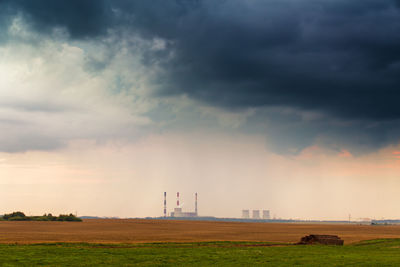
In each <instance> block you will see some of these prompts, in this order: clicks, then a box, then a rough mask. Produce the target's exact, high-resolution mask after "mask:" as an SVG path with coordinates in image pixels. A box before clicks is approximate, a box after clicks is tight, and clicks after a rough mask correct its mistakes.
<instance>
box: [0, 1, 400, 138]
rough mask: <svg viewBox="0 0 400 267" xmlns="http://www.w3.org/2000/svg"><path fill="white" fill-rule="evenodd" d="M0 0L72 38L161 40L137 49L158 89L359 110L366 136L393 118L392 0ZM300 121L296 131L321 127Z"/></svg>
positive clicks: (347, 114) (395, 51)
mask: <svg viewBox="0 0 400 267" xmlns="http://www.w3.org/2000/svg"><path fill="white" fill-rule="evenodd" d="M0 7H1V8H2V10H3V13H4V14H7V16H8V17H12V16H13V14H22V16H23V17H24V18H25V19H26V20H27V21H28V22H29V23H30V24H31V26H32V27H33V28H34V29H36V30H37V31H39V32H43V33H46V32H50V31H51V29H53V28H54V27H64V28H66V29H67V30H68V32H69V34H70V36H71V38H74V39H81V38H95V37H98V36H101V35H104V34H106V33H107V32H108V30H110V29H113V30H124V31H127V32H131V33H132V34H139V35H140V36H142V38H146V39H152V38H155V37H157V38H162V39H165V40H167V41H169V42H168V45H167V47H166V51H158V52H151V51H150V52H148V53H145V54H144V55H143V64H147V65H149V66H151V65H152V64H158V66H161V67H162V68H161V69H162V72H160V73H158V75H157V76H156V77H154V81H153V82H154V86H155V87H156V88H157V93H158V94H159V95H167V96H170V95H181V94H186V95H188V96H189V97H191V98H194V99H197V100H200V101H203V102H205V103H207V104H210V105H215V106H219V107H223V108H227V109H242V108H251V107H269V106H286V107H293V108H296V109H299V110H308V111H314V112H320V113H324V114H328V115H329V116H331V118H338V119H342V120H348V119H351V120H358V122H360V125H358V126H360V129H370V128H368V127H367V125H370V124H371V123H377V125H380V126H379V127H377V128H376V129H377V130H374V131H372V132H371V137H375V136H380V135H381V134H380V132H385V131H386V130H387V128H386V127H388V126H387V125H391V126H396V125H397V123H396V121H397V120H398V119H400V109H399V108H398V102H399V100H400V92H399V90H400V75H399V74H400V10H399V7H400V1H398V0H352V1H348V0H335V1H333V0H303V1H302V0H269V1H265V0H249V1H239V0H237V1H236V0H230V1H223V0H221V1H216V0H204V1H200V0H198V1H195V0H188V1H184V0H181V1H179V0H175V1H172V0H171V1H164V0H153V1H128V0H125V1H124V0H92V1H90V0H68V1H53V0H35V1H32V0H14V1H6V0H3V1H1V0H0ZM4 10H6V11H4ZM4 17H6V16H4ZM168 52H173V55H174V57H172V59H171V58H170V55H171V53H168ZM362 122H364V123H362ZM304 125H306V124H303V126H304ZM354 125H356V124H354ZM354 125H353V126H354ZM303 126H302V127H300V128H301V129H303V130H302V132H304V135H305V136H307V132H309V131H311V132H321V131H322V130H323V127H326V125H325V126H324V125H322V126H321V125H319V124H315V123H314V124H313V123H311V122H310V125H309V126H310V127H307V129H311V130H306V129H304V127H303ZM358 126H355V127H358ZM344 128H346V127H344ZM335 129H336V128H335ZM342 129H343V128H342ZM314 130H315V131H314ZM360 131H363V130H360ZM367 131H368V130H367ZM330 132H334V129H332V130H331V131H330ZM378 133H379V134H378ZM388 138H389V137H388ZM390 138H394V139H396V138H398V137H390ZM289 139H290V138H289ZM305 139H307V138H305ZM371 140H372V141H371V142H374V141H373V140H374V138H371ZM380 140H382V139H380ZM390 140H391V141H390V142H393V140H392V139H390ZM379 142H383V141H379ZM379 142H377V143H379ZM385 142H386V141H385Z"/></svg>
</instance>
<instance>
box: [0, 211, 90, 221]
mask: <svg viewBox="0 0 400 267" xmlns="http://www.w3.org/2000/svg"><path fill="white" fill-rule="evenodd" d="M0 220H1V221H67V222H81V221H82V219H81V218H78V217H76V216H75V215H73V214H72V213H70V214H69V215H66V214H60V216H58V217H57V216H53V215H52V214H51V213H49V214H44V215H43V216H25V214H24V213H23V212H20V211H17V212H13V213H10V214H4V215H3V217H0Z"/></svg>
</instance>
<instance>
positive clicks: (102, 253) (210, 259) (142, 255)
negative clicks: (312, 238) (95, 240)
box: [0, 239, 400, 266]
mask: <svg viewBox="0 0 400 267" xmlns="http://www.w3.org/2000/svg"><path fill="white" fill-rule="evenodd" d="M274 245H276V244H272V243H259V242H200V243H147V244H88V243H53V244H35V245H5V244H2V245H0V266H257V265H258V266H268V265H270V266H399V265H400V239H379V240H371V241H365V242H361V243H357V244H353V245H346V246H337V247H336V246H293V245H286V244H282V246H274Z"/></svg>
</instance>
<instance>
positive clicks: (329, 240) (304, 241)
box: [297, 235, 344, 246]
mask: <svg viewBox="0 0 400 267" xmlns="http://www.w3.org/2000/svg"><path fill="white" fill-rule="evenodd" d="M343 243H344V241H343V240H342V239H340V237H338V236H337V235H307V236H305V237H302V238H301V240H300V242H299V243H297V244H299V245H313V244H322V245H336V246H343Z"/></svg>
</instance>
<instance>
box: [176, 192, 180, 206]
mask: <svg viewBox="0 0 400 267" xmlns="http://www.w3.org/2000/svg"><path fill="white" fill-rule="evenodd" d="M176 206H177V207H178V208H179V192H176Z"/></svg>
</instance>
